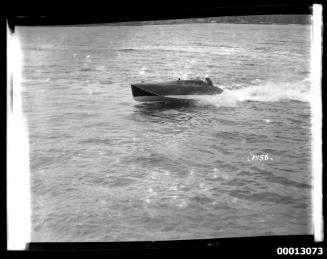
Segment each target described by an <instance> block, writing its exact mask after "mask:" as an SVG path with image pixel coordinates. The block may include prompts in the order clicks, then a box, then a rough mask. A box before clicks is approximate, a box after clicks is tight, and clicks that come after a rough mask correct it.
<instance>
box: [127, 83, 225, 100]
mask: <svg viewBox="0 0 327 259" xmlns="http://www.w3.org/2000/svg"><path fill="white" fill-rule="evenodd" d="M131 86H132V94H133V98H134V99H135V100H136V101H140V102H168V101H178V100H192V99H193V97H194V96H199V95H214V94H220V93H222V91H223V90H222V89H220V88H218V87H215V86H212V85H207V84H206V83H205V82H203V81H201V80H178V81H170V82H163V83H144V84H132V85H131Z"/></svg>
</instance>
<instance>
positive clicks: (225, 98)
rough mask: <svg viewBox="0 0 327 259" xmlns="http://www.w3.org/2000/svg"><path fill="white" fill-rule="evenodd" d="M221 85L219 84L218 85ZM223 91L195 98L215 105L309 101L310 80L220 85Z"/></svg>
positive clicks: (231, 105)
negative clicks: (240, 85) (236, 85)
mask: <svg viewBox="0 0 327 259" xmlns="http://www.w3.org/2000/svg"><path fill="white" fill-rule="evenodd" d="M219 87H221V86H219ZM221 88H222V89H224V91H223V93H222V94H220V95H214V96H197V97H196V100H197V101H199V102H200V103H202V104H213V105H215V106H217V107H221V106H227V107H233V106H236V105H237V104H238V103H240V102H245V101H257V102H278V101H283V100H295V101H301V102H311V94H312V93H311V83H310V80H308V79H305V80H303V81H298V82H292V83H285V82H284V83H276V82H267V83H264V84H258V85H250V86H245V87H242V88H237V89H233V87H232V88H230V89H228V88H227V87H224V86H222V87H221Z"/></svg>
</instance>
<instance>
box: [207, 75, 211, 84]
mask: <svg viewBox="0 0 327 259" xmlns="http://www.w3.org/2000/svg"><path fill="white" fill-rule="evenodd" d="M206 83H207V85H212V81H211V79H210V78H209V77H206Z"/></svg>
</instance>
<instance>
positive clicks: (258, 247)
mask: <svg viewBox="0 0 327 259" xmlns="http://www.w3.org/2000/svg"><path fill="white" fill-rule="evenodd" d="M314 3H319V4H322V5H323V16H324V17H326V7H327V6H326V3H325V1H292V2H291V1H261V2H256V1H247V2H242V1H240V2H237V1H228V2H227V1H220V2H218V3H216V4H215V5H209V6H208V5H207V6H194V5H192V4H187V5H182V6H181V5H177V4H174V5H170V6H167V5H164V4H163V6H162V3H161V6H154V5H153V3H152V5H150V6H148V5H146V7H145V6H144V5H137V7H134V6H130V7H129V8H126V6H125V7H119V8H117V7H112V6H110V8H109V9H105V10H104V12H102V13H101V12H100V14H98V13H99V12H98V10H99V9H101V6H100V8H99V6H96V8H95V9H96V10H97V11H96V12H93V13H92V15H90V13H89V11H90V10H91V11H93V10H94V7H95V5H96V4H94V5H92V3H90V4H89V5H87V6H86V12H85V11H84V12H80V11H77V12H76V11H71V10H70V9H69V8H68V12H64V13H62V9H63V8H64V6H62V5H59V6H57V7H54V8H53V10H54V11H55V13H54V14H52V15H43V16H40V15H27V16H17V15H7V16H6V17H5V19H4V20H5V21H4V23H1V24H5V26H4V28H6V22H8V25H9V27H10V30H11V31H12V32H14V30H15V27H16V26H43V25H48V26H49V25H50V26H51V25H52V26H55V25H81V24H92V25H101V24H103V23H112V22H126V21H144V20H166V19H184V18H202V17H214V16H235V15H263V14H311V12H312V9H311V6H312V4H314ZM126 4H127V3H126ZM84 7H85V6H84ZM22 8H23V9H24V8H25V6H22ZM33 8H34V6H33V5H31V6H29V7H28V8H27V10H28V11H30V10H31V9H33ZM73 8H74V7H73ZM57 9H58V10H57ZM18 10H19V8H18ZM33 11H34V10H33ZM95 14H97V15H95ZM0 21H2V20H0ZM325 21H326V18H325V19H324V25H325ZM324 28H326V26H324ZM4 33H6V32H4ZM323 36H324V38H326V37H325V36H326V30H324V32H323ZM4 49H6V43H5V44H4ZM3 60H4V63H5V64H6V62H7V61H6V54H5V59H3ZM325 60H326V51H324V52H323V78H322V85H326V78H325V74H326V73H325V72H326V67H325V66H324V64H325V62H324V61H325ZM2 78H4V79H5V80H6V71H5V76H4V77H2ZM4 89H6V88H4ZM325 94H326V89H325V88H324V87H322V96H323V97H324V96H325ZM4 96H6V90H5V91H4ZM1 97H3V95H1ZM5 99H6V97H5ZM323 100H324V98H323ZM1 103H2V104H4V106H5V105H6V104H5V103H4V102H1ZM325 108H326V103H325V102H323V111H325ZM4 110H5V111H6V106H5V107H4ZM6 112H7V111H6ZM324 120H325V119H324ZM323 125H324V121H323ZM1 126H2V125H1ZM1 128H2V127H1ZM325 136H326V135H325V133H324V131H323V155H324V154H325V144H324V143H325V141H324V140H325ZM323 182H325V177H324V178H323ZM4 183H5V184H4V185H5V186H4V188H3V190H4V192H6V179H4ZM324 186H325V185H324ZM323 202H324V205H325V202H326V198H325V196H324V199H323ZM4 203H5V208H6V198H4ZM324 208H325V206H324ZM4 214H5V218H6V210H5V212H4ZM325 226H326V223H325ZM4 230H5V232H6V230H7V229H6V227H5V228H4ZM5 232H3V233H5ZM324 233H326V232H324ZM6 237H7V235H6V234H5V239H6ZM325 240H326V237H325ZM325 244H326V242H323V243H316V242H314V240H313V236H312V235H301V236H299V235H295V236H269V237H243V238H242V237H237V238H219V239H201V240H182V241H156V242H151V241H149V242H109V243H102V242H92V243H88V242H87V243H84V242H83V243H75V242H74V243H63V242H59V243H49V242H44V243H30V244H29V245H28V247H27V251H29V253H30V254H31V253H32V255H33V257H34V255H36V254H35V253H34V252H36V251H43V252H44V251H47V252H60V251H61V252H67V251H69V252H82V253H83V254H85V255H87V254H88V252H93V251H98V252H128V253H129V252H136V251H141V252H142V253H143V252H148V251H150V252H155V253H161V252H163V251H169V252H173V253H175V252H183V253H184V252H187V253H188V252H191V253H193V252H196V251H197V252H204V253H207V252H209V253H213V254H214V255H216V256H215V257H218V255H221V254H225V255H228V256H230V255H241V256H242V257H243V256H245V255H254V254H256V255H269V256H276V255H277V253H276V249H277V247H321V246H322V245H325ZM5 246H6V245H5ZM325 247H326V246H325ZM25 252H26V251H25ZM9 253H11V252H9ZM17 253H18V254H21V253H20V252H12V253H11V254H17ZM324 253H325V254H326V253H327V250H325V251H324ZM92 254H93V253H92ZM42 255H43V253H42ZM56 255H59V254H58V253H56Z"/></svg>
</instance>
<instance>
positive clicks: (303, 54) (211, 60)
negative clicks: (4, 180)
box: [17, 24, 311, 241]
mask: <svg viewBox="0 0 327 259" xmlns="http://www.w3.org/2000/svg"><path fill="white" fill-rule="evenodd" d="M310 30H311V29H310V26H304V25H245V24H244V25H236V24H193V25H153V26H117V27H114V26H99V27H97V26H92V27H52V28H51V27H20V28H18V30H17V31H18V35H19V37H20V40H21V47H22V50H23V55H24V56H23V58H24V59H23V93H22V96H23V112H24V115H25V116H26V119H27V123H28V129H29V142H30V164H31V184H32V186H31V191H32V212H33V213H32V214H33V217H32V221H33V222H32V228H33V231H32V240H33V241H128V240H171V239H197V238H216V237H217V238H220V237H234V236H258V235H283V234H308V233H311V220H310V219H311V213H310V212H311V197H310V194H311V126H310V118H311V111H310V99H309V94H310V87H311V86H310V81H309V76H310ZM197 76H199V77H201V78H203V77H204V76H209V77H210V78H211V79H212V81H213V82H214V84H215V85H217V86H220V87H221V88H223V89H224V93H223V94H222V95H220V96H205V97H201V98H199V99H198V100H197V101H195V102H194V103H189V104H179V103H174V104H142V103H137V102H135V101H134V100H133V98H132V95H131V89H130V84H131V83H136V82H140V81H142V80H144V81H147V80H150V81H153V80H158V81H160V80H173V79H176V78H178V77H181V78H194V77H197ZM254 155H264V156H265V157H264V159H263V160H262V161H259V160H253V159H254Z"/></svg>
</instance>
